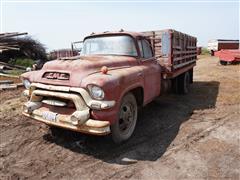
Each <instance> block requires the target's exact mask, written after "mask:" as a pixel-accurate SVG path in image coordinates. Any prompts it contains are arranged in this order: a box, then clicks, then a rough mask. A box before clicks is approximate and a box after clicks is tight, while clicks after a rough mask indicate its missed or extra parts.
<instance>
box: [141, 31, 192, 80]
mask: <svg viewBox="0 0 240 180" xmlns="http://www.w3.org/2000/svg"><path fill="white" fill-rule="evenodd" d="M142 33H143V34H144V35H145V36H146V37H147V38H149V39H150V41H151V44H152V47H153V50H154V53H155V56H157V59H158V61H159V64H160V65H161V66H162V69H163V74H164V75H165V77H166V78H172V77H175V76H177V75H179V74H181V73H182V72H185V71H186V70H187V69H190V68H192V67H193V66H195V65H196V60H197V39H196V38H195V37H193V36H190V35H187V34H184V33H181V32H179V31H176V30H173V29H166V30H159V31H145V32H142Z"/></svg>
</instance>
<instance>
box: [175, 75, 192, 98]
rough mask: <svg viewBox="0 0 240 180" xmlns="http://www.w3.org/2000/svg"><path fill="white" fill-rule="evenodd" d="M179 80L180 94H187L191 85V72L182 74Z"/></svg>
mask: <svg viewBox="0 0 240 180" xmlns="http://www.w3.org/2000/svg"><path fill="white" fill-rule="evenodd" d="M178 78H179V80H178V92H179V94H187V93H188V92H189V87H190V74H189V72H185V73H183V74H182V75H180V76H179V77H178Z"/></svg>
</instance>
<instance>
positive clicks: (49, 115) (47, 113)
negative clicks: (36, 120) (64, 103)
mask: <svg viewBox="0 0 240 180" xmlns="http://www.w3.org/2000/svg"><path fill="white" fill-rule="evenodd" d="M42 117H43V118H44V119H46V120H48V121H54V122H55V121H56V117H57V113H53V112H50V111H45V112H43V113H42Z"/></svg>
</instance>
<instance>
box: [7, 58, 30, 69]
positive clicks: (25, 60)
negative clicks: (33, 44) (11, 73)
mask: <svg viewBox="0 0 240 180" xmlns="http://www.w3.org/2000/svg"><path fill="white" fill-rule="evenodd" d="M9 63H10V64H13V65H19V66H24V67H32V65H33V64H34V60H33V59H28V58H18V59H12V60H10V61H9Z"/></svg>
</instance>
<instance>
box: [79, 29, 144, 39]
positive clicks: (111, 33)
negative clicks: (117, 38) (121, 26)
mask: <svg viewBox="0 0 240 180" xmlns="http://www.w3.org/2000/svg"><path fill="white" fill-rule="evenodd" d="M108 35H109V36H111V35H128V36H131V37H133V38H136V37H139V36H144V34H142V33H139V32H131V31H123V30H120V31H105V32H102V33H92V34H90V35H89V36H86V37H85V38H84V40H85V39H88V38H91V37H98V36H108Z"/></svg>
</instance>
